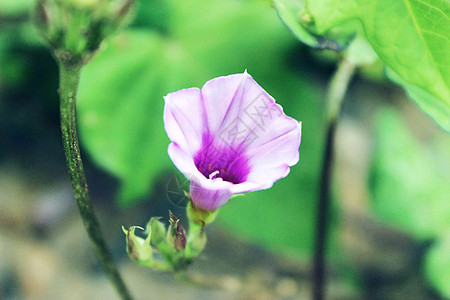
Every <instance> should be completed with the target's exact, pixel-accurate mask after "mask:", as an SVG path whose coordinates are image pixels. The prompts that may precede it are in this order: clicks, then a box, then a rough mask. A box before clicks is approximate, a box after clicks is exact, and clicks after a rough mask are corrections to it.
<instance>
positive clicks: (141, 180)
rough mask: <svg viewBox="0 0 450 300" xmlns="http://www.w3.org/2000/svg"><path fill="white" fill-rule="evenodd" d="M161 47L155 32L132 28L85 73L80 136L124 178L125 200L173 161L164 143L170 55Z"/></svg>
mask: <svg viewBox="0 0 450 300" xmlns="http://www.w3.org/2000/svg"><path fill="white" fill-rule="evenodd" d="M161 53H164V44H163V41H162V39H161V38H160V37H158V36H157V35H155V34H150V33H146V32H128V33H127V34H124V35H121V36H118V37H117V38H115V39H114V40H111V41H110V42H109V43H108V44H107V46H106V49H104V51H103V52H102V53H101V54H100V55H98V56H97V57H96V58H95V59H94V60H93V61H92V62H91V63H90V64H89V65H88V66H87V67H86V69H85V70H84V71H83V74H82V80H81V83H80V90H79V103H78V116H79V123H80V127H81V128H80V129H81V137H82V142H83V145H84V146H85V147H86V148H87V150H88V152H89V154H90V155H91V156H92V157H93V158H94V160H95V161H96V162H97V163H98V164H99V165H100V166H102V167H103V168H105V169H106V170H108V171H109V172H111V173H112V174H113V175H115V176H117V177H118V178H120V179H121V181H122V183H123V186H122V190H121V196H120V199H122V200H123V201H124V202H127V201H130V200H131V199H135V198H137V197H139V196H142V195H143V194H145V193H146V192H148V191H149V189H150V185H151V183H152V181H153V180H154V179H155V177H156V176H157V175H158V174H159V172H160V171H161V170H162V169H163V168H166V167H168V166H169V165H170V161H169V159H168V158H167V154H166V149H165V148H163V147H161V146H160V145H161V144H164V143H166V141H167V137H166V136H165V132H164V128H163V123H162V111H163V105H164V103H163V100H162V96H163V95H164V93H165V91H166V88H165V86H166V82H165V79H166V77H167V76H164V75H165V70H164V68H165V64H164V63H165V62H166V60H167V57H165V56H162V57H161ZM156 57H159V58H160V59H159V60H156V59H155V58H156Z"/></svg>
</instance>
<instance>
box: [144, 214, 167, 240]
mask: <svg viewBox="0 0 450 300" xmlns="http://www.w3.org/2000/svg"><path fill="white" fill-rule="evenodd" d="M159 219H161V217H153V218H151V219H150V221H149V222H148V223H147V231H148V232H151V233H152V237H151V242H152V243H153V245H159V244H161V243H163V242H165V239H166V226H165V225H164V223H162V222H160V221H159Z"/></svg>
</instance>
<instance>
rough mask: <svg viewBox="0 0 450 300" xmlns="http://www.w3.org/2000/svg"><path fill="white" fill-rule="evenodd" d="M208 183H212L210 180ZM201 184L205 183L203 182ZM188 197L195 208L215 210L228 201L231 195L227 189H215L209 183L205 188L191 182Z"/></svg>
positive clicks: (195, 182)
mask: <svg viewBox="0 0 450 300" xmlns="http://www.w3.org/2000/svg"><path fill="white" fill-rule="evenodd" d="M207 180H209V179H207ZM209 181H211V182H212V180H209ZM202 182H203V183H205V181H202ZM208 186H209V187H208ZM190 195H191V199H192V201H193V202H194V205H195V206H197V207H199V208H202V209H205V210H216V209H217V208H219V207H221V206H222V205H224V204H225V203H226V202H227V201H228V200H230V198H231V196H232V195H233V193H232V192H231V191H230V189H229V188H223V187H215V186H214V184H213V185H211V183H210V184H207V186H206V187H205V186H202V185H201V184H199V183H198V182H197V181H195V180H192V181H191V186H190Z"/></svg>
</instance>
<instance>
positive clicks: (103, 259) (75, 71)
mask: <svg viewBox="0 0 450 300" xmlns="http://www.w3.org/2000/svg"><path fill="white" fill-rule="evenodd" d="M82 65H83V64H82V63H81V62H79V63H78V62H68V61H65V60H64V59H60V60H59V66H60V74H59V76H60V82H59V94H60V102H61V103H60V105H61V131H62V139H63V144H64V152H65V155H66V161H67V167H68V170H69V174H70V177H71V180H72V187H73V193H74V195H75V199H76V201H77V203H78V208H79V210H80V215H81V218H82V220H83V224H84V227H85V228H86V231H87V233H88V236H89V238H90V240H91V242H92V245H93V247H94V250H95V254H96V256H97V259H98V261H99V262H100V265H101V267H102V268H103V271H104V272H105V273H106V275H107V276H108V277H109V280H110V281H111V283H112V284H113V285H114V287H115V288H116V290H117V292H118V293H119V294H120V296H121V298H122V299H127V300H128V299H130V300H131V299H132V298H131V296H130V293H129V292H128V289H127V287H126V286H125V283H124V282H123V280H122V278H121V276H120V273H119V271H118V269H117V267H116V265H115V263H114V261H113V260H112V257H111V254H110V253H109V251H108V248H107V246H106V243H105V240H104V239H103V235H102V232H101V229H100V224H99V222H98V220H97V216H96V215H95V212H94V209H93V207H92V203H91V200H90V198H89V193H88V187H87V183H86V177H85V174H84V170H83V162H82V161H81V156H80V147H79V144H78V133H77V121H76V99H77V88H78V81H79V78H80V73H81V68H82Z"/></svg>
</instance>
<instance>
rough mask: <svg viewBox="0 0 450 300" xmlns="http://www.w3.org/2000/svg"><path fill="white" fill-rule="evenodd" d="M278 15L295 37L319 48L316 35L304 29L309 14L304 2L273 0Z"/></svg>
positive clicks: (298, 0)
mask: <svg viewBox="0 0 450 300" xmlns="http://www.w3.org/2000/svg"><path fill="white" fill-rule="evenodd" d="M273 3H274V4H275V8H276V9H277V13H278V16H279V17H280V19H281V21H283V23H284V24H285V25H286V26H287V28H288V29H289V30H290V31H291V32H292V33H293V34H294V36H295V37H296V38H298V39H299V40H300V41H302V42H303V43H305V44H306V45H308V46H311V47H313V48H320V47H319V45H320V43H319V41H318V37H317V36H315V35H314V34H312V33H311V31H310V30H307V29H306V26H307V22H308V21H309V20H310V16H309V15H308V14H307V13H306V11H305V2H304V1H300V0H273ZM302 18H303V22H302Z"/></svg>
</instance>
